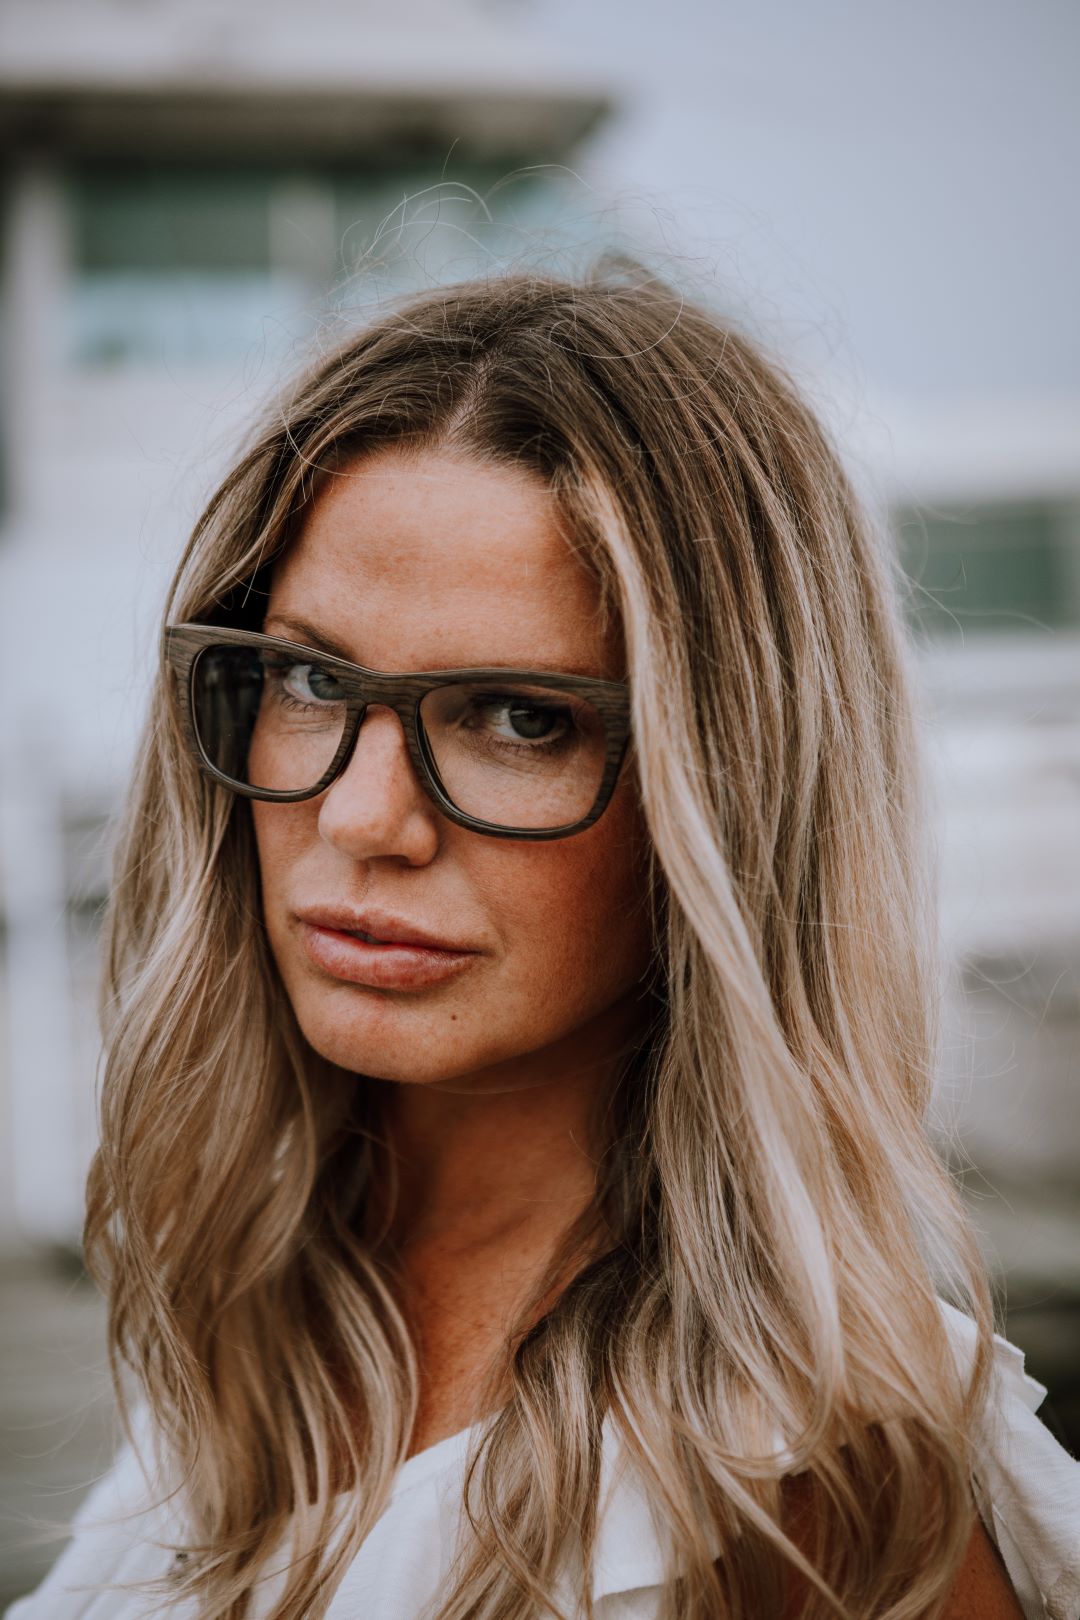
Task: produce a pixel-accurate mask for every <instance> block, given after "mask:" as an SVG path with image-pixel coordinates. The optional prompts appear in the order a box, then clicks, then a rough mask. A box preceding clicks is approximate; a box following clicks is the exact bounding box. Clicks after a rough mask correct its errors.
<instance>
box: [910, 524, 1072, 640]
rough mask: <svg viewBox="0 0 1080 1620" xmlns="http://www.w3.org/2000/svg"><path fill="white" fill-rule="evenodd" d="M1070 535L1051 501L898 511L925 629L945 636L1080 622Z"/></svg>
mask: <svg viewBox="0 0 1080 1620" xmlns="http://www.w3.org/2000/svg"><path fill="white" fill-rule="evenodd" d="M1068 530H1069V525H1068V524H1067V522H1066V521H1065V516H1064V513H1063V512H1062V511H1061V510H1059V509H1058V508H1057V507H1056V506H1055V505H1054V504H1052V503H1050V502H1041V503H1034V502H1033V503H1031V504H1028V505H1010V506H1005V505H994V506H970V507H963V508H956V509H954V510H952V511H943V510H941V509H940V508H925V509H907V510H900V511H897V512H895V513H894V514H893V531H894V534H895V536H896V541H897V545H898V548H899V553H900V559H901V561H902V563H903V566H904V571H905V573H906V574H907V576H908V578H909V579H910V580H911V581H912V585H913V589H912V595H911V600H910V602H909V604H908V607H909V612H910V614H911V616H912V618H913V619H914V621H915V622H916V624H917V626H918V628H919V629H920V630H921V631H923V632H925V633H926V634H927V635H930V636H935V637H941V636H950V635H957V636H961V635H962V636H968V635H975V634H979V633H981V632H983V631H997V632H1011V631H1028V632H1031V631H1038V630H1040V629H1054V628H1056V627H1059V626H1064V625H1072V624H1076V623H1078V622H1080V602H1078V600H1077V585H1076V582H1077V579H1078V577H1080V568H1078V566H1077V561H1076V559H1075V556H1074V549H1075V545H1076V542H1075V540H1074V539H1073V537H1072V536H1071V535H1070V533H1069V532H1068Z"/></svg>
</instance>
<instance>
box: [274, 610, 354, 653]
mask: <svg viewBox="0 0 1080 1620" xmlns="http://www.w3.org/2000/svg"><path fill="white" fill-rule="evenodd" d="M266 623H267V624H283V625H284V626H285V628H286V630H288V631H290V632H291V634H293V635H296V636H301V637H302V638H303V640H304V642H305V644H306V645H307V646H309V647H317V648H318V649H319V651H320V652H324V653H329V654H330V656H331V658H344V660H345V662H346V663H348V664H355V663H356V659H355V658H354V657H353V655H352V653H351V652H348V651H346V649H345V648H344V647H342V646H341V645H340V643H339V642H336V641H334V640H333V638H332V637H330V636H324V635H323V633H322V631H321V630H317V629H316V628H315V626H314V625H313V624H311V623H310V622H309V621H308V620H307V619H297V618H294V617H293V616H292V615H291V614H289V613H268V614H267V615H266ZM272 633H273V632H272V631H269V630H268V631H266V634H267V635H271V634H272Z"/></svg>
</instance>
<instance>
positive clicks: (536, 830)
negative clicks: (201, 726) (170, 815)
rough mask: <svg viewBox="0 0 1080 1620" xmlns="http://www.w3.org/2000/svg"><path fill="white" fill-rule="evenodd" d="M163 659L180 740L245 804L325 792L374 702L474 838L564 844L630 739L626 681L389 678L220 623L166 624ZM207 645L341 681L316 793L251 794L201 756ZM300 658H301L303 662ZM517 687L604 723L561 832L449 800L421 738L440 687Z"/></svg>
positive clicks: (548, 675) (476, 674)
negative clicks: (592, 776) (589, 787)
mask: <svg viewBox="0 0 1080 1620" xmlns="http://www.w3.org/2000/svg"><path fill="white" fill-rule="evenodd" d="M164 641H165V656H166V659H167V661H168V666H169V669H170V671H171V673H172V677H173V683H174V684H173V695H174V697H175V699H176V706H177V715H178V718H179V721H180V726H181V729H182V731H183V734H184V740H185V742H186V743H187V746H188V748H189V750H190V751H191V754H192V756H193V758H194V760H195V762H196V763H197V764H198V765H199V767H200V768H201V769H202V770H203V771H205V773H206V774H207V775H208V776H210V777H212V778H213V780H214V781H215V782H219V783H220V784H221V785H222V787H226V788H229V789H230V790H231V791H232V792H233V793H239V794H241V795H243V797H244V798H248V799H265V800H269V801H272V802H275V803H283V804H285V803H287V804H292V803H296V802H297V801H298V800H301V799H313V798H315V797H316V796H317V795H318V794H320V793H323V792H325V790H326V789H327V788H328V787H329V786H330V784H331V783H332V782H334V781H335V780H336V778H337V777H339V776H340V775H341V773H342V771H344V769H345V767H346V766H347V765H348V763H349V760H350V758H351V757H352V753H353V749H354V748H355V746H356V739H357V737H358V736H359V734H360V722H361V720H362V719H363V717H364V712H365V710H366V708H367V706H368V705H369V704H371V703H378V704H382V705H384V706H385V707H386V708H389V709H393V711H394V713H395V714H396V715H397V717H398V719H399V720H400V721H401V726H402V730H403V731H404V733H405V743H406V746H407V748H408V750H409V758H410V759H411V761H412V764H413V768H414V769H415V771H416V774H417V777H418V779H419V781H420V783H421V785H422V787H423V788H424V791H425V792H426V793H427V795H428V797H429V798H430V799H431V800H432V801H433V802H434V804H435V805H436V806H437V807H438V809H439V810H441V811H442V813H443V815H444V816H446V817H448V818H449V820H451V821H453V822H456V823H457V825H458V826H459V827H467V828H469V829H470V831H472V832H478V833H485V834H487V835H488V836H490V837H493V838H525V839H547V838H569V837H570V836H571V835H572V834H573V833H579V832H584V830H585V828H586V827H591V826H592V824H593V822H594V821H596V820H597V819H598V818H599V817H600V816H601V815H602V814H603V812H604V810H605V809H606V807H607V804H608V801H609V799H610V798H611V795H612V792H613V791H614V788H615V783H616V782H617V780H618V777H619V771H620V769H621V767H622V762H623V758H624V756H625V754H626V748H627V744H628V742H629V740H630V690H629V687H628V686H627V685H626V683H625V682H623V681H604V680H599V679H598V678H597V677H595V676H591V675H564V674H561V673H556V672H554V671H550V670H537V669H510V668H506V667H505V666H499V665H495V666H492V667H488V668H483V669H475V668H474V669H434V670H418V671H416V672H415V673H409V674H401V675H394V674H387V673H385V672H384V671H382V670H377V669H367V668H365V667H364V665H363V664H353V663H350V662H349V660H348V659H346V658H338V657H336V656H334V655H333V654H331V653H327V652H323V651H321V650H320V649H319V648H317V647H308V646H306V645H305V644H304V643H303V642H299V641H287V640H285V639H284V638H283V637H281V636H265V635H263V634H262V633H261V632H260V631H257V630H234V629H227V628H225V627H223V626H221V625H210V624H170V625H167V626H166V627H165V630H164ZM208 647H265V648H266V649H267V650H268V651H271V652H279V653H285V654H286V655H296V656H297V661H298V662H300V661H303V662H310V663H316V664H318V666H319V668H320V669H324V670H326V671H327V672H328V673H331V674H333V675H334V676H335V678H336V679H338V680H340V682H341V685H342V687H343V689H344V692H345V708H346V713H345V725H344V727H343V728H342V733H341V742H340V743H339V744H338V748H337V752H336V753H335V755H334V757H333V759H332V760H331V762H330V765H329V767H328V768H327V770H326V771H324V773H323V775H322V776H321V777H320V778H319V780H318V781H317V782H316V783H315V785H314V786H313V787H310V788H301V789H298V790H288V791H278V790H276V789H271V788H253V787H250V786H249V785H248V784H247V783H246V782H238V781H236V780H235V779H234V778H233V777H231V776H226V775H225V774H224V773H223V772H222V771H219V770H218V768H217V767H216V765H214V763H213V761H212V760H211V759H209V758H208V756H207V754H206V753H205V751H204V749H203V746H202V742H201V741H200V738H199V732H198V727H197V726H196V723H195V682H194V677H195V670H196V666H197V664H198V660H199V657H200V654H202V653H203V652H205V650H206V649H207V648H208ZM300 655H302V658H301V656H300ZM490 680H497V681H507V682H510V681H516V682H524V683H528V684H529V685H532V686H545V687H548V688H549V689H550V690H552V691H558V692H568V693H570V694H571V695H572V696H577V697H580V698H583V699H585V700H586V701H587V702H589V703H591V704H592V705H593V707H594V708H595V709H596V710H597V711H598V713H599V714H600V717H601V719H602V720H603V722H604V770H603V774H602V776H601V778H600V785H599V787H598V789H597V793H596V798H595V799H594V801H593V804H592V806H591V808H590V810H589V812H588V814H587V815H584V816H582V817H581V819H580V820H579V821H574V822H569V823H567V824H566V825H565V826H562V827H506V826H503V825H502V824H501V823H499V822H494V821H483V820H481V819H480V818H479V817H477V816H470V815H468V814H467V813H466V812H465V811H464V810H459V809H458V807H457V805H456V804H455V803H454V802H453V800H452V799H451V798H450V796H449V794H448V793H447V791H446V789H445V787H444V786H443V784H442V781H441V779H440V777H439V772H438V769H437V767H436V764H435V760H434V757H433V755H432V752H431V748H430V745H429V743H428V740H427V736H426V735H425V732H424V725H423V720H422V719H421V716H420V704H421V702H422V701H423V699H424V698H425V697H426V696H427V694H428V693H429V692H432V691H435V690H436V689H437V688H438V687H440V686H457V685H459V684H460V683H461V682H463V681H490Z"/></svg>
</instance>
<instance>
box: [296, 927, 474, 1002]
mask: <svg viewBox="0 0 1080 1620" xmlns="http://www.w3.org/2000/svg"><path fill="white" fill-rule="evenodd" d="M299 920H300V934H301V939H302V942H303V946H304V950H305V952H306V954H307V957H308V960H309V962H310V963H311V964H312V965H313V966H314V967H316V968H318V969H319V970H320V971H321V972H322V973H323V974H326V975H328V976H329V977H330V978H332V979H336V980H338V981H340V982H342V983H346V984H354V985H360V986H364V987H366V988H368V989H371V990H426V989H430V988H433V987H434V986H436V985H439V984H442V983H444V982H445V981H447V980H449V979H452V978H456V977H457V975H458V974H459V973H461V972H463V971H465V970H466V969H467V968H469V967H470V966H471V965H472V964H474V963H475V962H477V961H478V960H479V955H480V953H479V952H477V951H474V950H465V949H462V948H458V947H455V946H450V945H444V944H435V943H433V942H431V941H430V940H426V939H413V938H407V937H405V938H393V939H391V938H387V937H386V936H385V935H383V934H379V933H375V932H373V931H369V930H367V929H363V928H357V927H355V926H353V927H348V928H345V927H341V926H340V925H339V924H338V925H335V924H330V923H327V922H317V921H312V920H311V919H310V918H300V919H299Z"/></svg>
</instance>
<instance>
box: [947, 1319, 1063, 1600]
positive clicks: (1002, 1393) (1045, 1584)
mask: <svg viewBox="0 0 1080 1620" xmlns="http://www.w3.org/2000/svg"><path fill="white" fill-rule="evenodd" d="M939 1303H940V1305H941V1310H942V1314H943V1316H944V1319H945V1325H946V1328H947V1329H948V1331H949V1336H950V1340H951V1342H952V1345H953V1349H954V1353H955V1354H956V1358H957V1364H958V1365H959V1367H960V1369H961V1373H962V1374H965V1375H966V1373H967V1372H968V1371H969V1369H970V1367H971V1363H972V1359H973V1356H974V1352H975V1340H976V1329H975V1323H974V1322H973V1321H972V1319H971V1317H969V1316H966V1315H965V1314H964V1312H963V1311H958V1310H957V1309H956V1307H955V1306H953V1305H949V1304H947V1303H946V1302H945V1301H944V1300H941V1301H939ZM993 1378H994V1393H993V1394H992V1395H991V1398H990V1401H989V1403H988V1406H987V1411H986V1416H985V1419H984V1421H983V1425H982V1429H981V1432H980V1434H979V1436H978V1438H977V1450H978V1458H977V1462H976V1469H975V1479H974V1482H973V1483H974V1487H975V1498H976V1502H977V1504H978V1507H979V1513H980V1515H981V1517H982V1520H983V1523H984V1524H985V1525H986V1528H987V1531H988V1532H989V1534H990V1535H991V1537H992V1538H993V1540H994V1542H995V1544H996V1545H997V1548H998V1551H999V1552H1000V1553H1001V1556H1002V1559H1003V1560H1004V1563H1005V1567H1006V1569H1007V1570H1008V1572H1009V1577H1010V1579H1011V1580H1012V1583H1013V1586H1014V1587H1015V1589H1016V1595H1017V1598H1018V1599H1019V1602H1020V1606H1021V1608H1022V1609H1023V1611H1024V1614H1025V1617H1026V1620H1080V1462H1077V1461H1076V1460H1075V1459H1074V1458H1072V1457H1070V1455H1069V1453H1068V1452H1067V1451H1066V1450H1065V1448H1064V1447H1063V1446H1061V1445H1060V1444H1059V1443H1058V1441H1057V1440H1056V1439H1055V1438H1054V1436H1053V1435H1052V1434H1051V1432H1050V1430H1049V1429H1048V1428H1047V1427H1046V1424H1045V1423H1043V1421H1042V1420H1041V1418H1039V1417H1037V1416H1036V1412H1037V1410H1038V1408H1039V1407H1040V1406H1041V1404H1042V1402H1043V1400H1044V1399H1045V1398H1046V1393H1047V1391H1046V1386H1045V1385H1044V1384H1041V1383H1040V1382H1039V1380H1038V1379H1037V1378H1033V1377H1032V1376H1031V1374H1030V1373H1029V1372H1026V1371H1025V1369H1024V1352H1023V1351H1022V1350H1021V1349H1020V1347H1019V1345H1015V1344H1013V1343H1012V1342H1011V1341H1010V1340H1009V1339H1006V1338H1004V1337H1003V1336H1002V1335H1001V1334H1000V1333H995V1334H994V1373H993Z"/></svg>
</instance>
